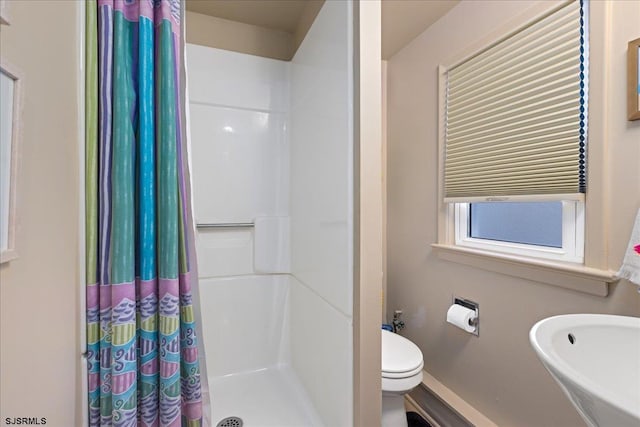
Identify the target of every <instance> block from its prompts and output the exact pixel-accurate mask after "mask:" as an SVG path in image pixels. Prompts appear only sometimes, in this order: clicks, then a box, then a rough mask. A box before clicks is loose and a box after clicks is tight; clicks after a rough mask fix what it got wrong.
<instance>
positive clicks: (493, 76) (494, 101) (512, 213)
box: [443, 1, 588, 263]
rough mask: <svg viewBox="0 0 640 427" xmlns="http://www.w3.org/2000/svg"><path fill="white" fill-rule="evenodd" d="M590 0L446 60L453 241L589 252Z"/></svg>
mask: <svg viewBox="0 0 640 427" xmlns="http://www.w3.org/2000/svg"><path fill="white" fill-rule="evenodd" d="M586 17H587V13H586V4H585V3H584V2H582V1H573V2H569V3H567V4H564V5H563V6H561V7H559V8H557V9H556V10H554V11H552V12H551V13H548V14H546V15H545V16H543V17H541V18H539V19H537V20H535V21H534V22H531V23H530V24H528V25H527V26H525V27H523V28H521V29H520V30H518V31H517V32H515V33H513V34H511V35H510V36H508V37H506V38H504V39H503V40H501V41H499V42H497V43H495V44H493V45H491V46H489V47H488V48H486V49H484V50H482V51H480V52H479V53H477V54H475V55H473V56H471V57H470V58H468V59H466V60H464V61H462V62H460V63H458V64H456V65H454V66H452V67H449V68H448V69H446V71H445V76H444V78H445V93H444V103H445V105H444V114H445V120H444V135H443V136H444V155H443V160H444V162H443V163H444V167H443V178H444V185H443V187H444V188H443V192H444V194H443V199H444V202H445V203H450V204H452V205H453V206H454V209H453V212H454V213H453V215H454V223H455V225H454V227H455V244H456V245H458V246H464V247H470V248H475V249H483V250H488V251H492V252H501V253H509V254H515V255H522V256H527V257H536V258H545V259H553V260H559V261H567V262H576V263H582V262H583V252H584V248H583V247H584V193H585V192H586V163H587V162H586V143H587V105H588V102H587V101H588V84H587V83H588V79H587V77H588V76H587V70H588V66H587V65H588V48H587V31H586Z"/></svg>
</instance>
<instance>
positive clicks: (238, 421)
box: [216, 417, 242, 427]
mask: <svg viewBox="0 0 640 427" xmlns="http://www.w3.org/2000/svg"><path fill="white" fill-rule="evenodd" d="M216 427H242V418H240V417H227V418H223V419H222V420H221V421H220V422H219V423H218V424H217V425H216Z"/></svg>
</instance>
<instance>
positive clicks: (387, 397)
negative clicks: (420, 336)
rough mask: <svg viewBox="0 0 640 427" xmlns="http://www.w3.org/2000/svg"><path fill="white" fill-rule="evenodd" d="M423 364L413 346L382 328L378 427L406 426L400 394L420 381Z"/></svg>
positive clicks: (408, 390)
mask: <svg viewBox="0 0 640 427" xmlns="http://www.w3.org/2000/svg"><path fill="white" fill-rule="evenodd" d="M423 366H424V361H423V360H422V352H421V351H420V349H419V348H418V346H417V345H415V344H414V343H412V342H411V341H409V340H408V339H406V338H405V337H403V336H400V335H398V334H394V333H393V332H389V331H387V330H384V329H383V330H382V427H407V414H406V411H405V409H404V395H405V394H407V393H408V392H410V391H411V390H413V389H414V388H415V387H416V386H417V385H418V384H420V383H421V382H422V367H423Z"/></svg>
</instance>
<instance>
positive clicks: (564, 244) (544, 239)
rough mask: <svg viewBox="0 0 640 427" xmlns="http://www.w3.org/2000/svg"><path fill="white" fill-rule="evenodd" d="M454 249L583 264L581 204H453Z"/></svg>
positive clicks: (569, 202)
mask: <svg viewBox="0 0 640 427" xmlns="http://www.w3.org/2000/svg"><path fill="white" fill-rule="evenodd" d="M455 222H456V230H455V238H456V240H455V242H456V245H460V246H465V247H470V248H476V249H484V250H488V251H493V252H508V253H511V254H516V255H524V256H529V257H535V258H544V259H552V260H556V261H566V262H582V260H583V248H584V203H582V202H573V201H565V202H562V201H553V202H501V203H498V202H493V203H482V202H481V203H456V207H455Z"/></svg>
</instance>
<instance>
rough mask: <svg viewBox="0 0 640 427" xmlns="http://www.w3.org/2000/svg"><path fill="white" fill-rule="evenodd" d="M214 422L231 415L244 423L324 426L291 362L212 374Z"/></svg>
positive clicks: (256, 426)
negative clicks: (243, 370) (237, 371)
mask: <svg viewBox="0 0 640 427" xmlns="http://www.w3.org/2000/svg"><path fill="white" fill-rule="evenodd" d="M209 388H210V391H211V400H212V404H211V406H212V409H211V421H212V425H213V426H215V425H217V424H218V423H219V422H220V421H221V420H223V419H225V418H227V417H238V418H240V419H242V423H243V424H242V425H243V427H306V426H310V427H321V426H322V422H321V421H320V418H319V416H318V414H317V412H316V411H315V409H314V407H313V405H312V403H311V401H310V399H309V397H308V396H307V394H306V392H305V390H304V388H303V387H302V385H301V384H300V382H299V380H298V378H297V376H296V375H295V373H294V372H293V370H291V368H289V367H287V366H283V367H278V368H267V369H260V370H257V371H254V372H248V373H241V374H232V375H225V376H223V377H209Z"/></svg>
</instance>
